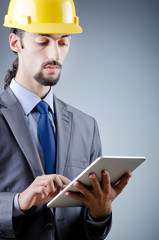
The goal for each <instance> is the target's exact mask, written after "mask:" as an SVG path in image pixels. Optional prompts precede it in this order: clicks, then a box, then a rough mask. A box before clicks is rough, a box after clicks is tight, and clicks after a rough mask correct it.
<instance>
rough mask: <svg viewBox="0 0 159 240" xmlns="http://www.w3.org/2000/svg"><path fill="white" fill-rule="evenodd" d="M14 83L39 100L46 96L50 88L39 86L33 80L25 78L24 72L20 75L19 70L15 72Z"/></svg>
mask: <svg viewBox="0 0 159 240" xmlns="http://www.w3.org/2000/svg"><path fill="white" fill-rule="evenodd" d="M15 81H16V82H17V83H18V84H20V85H21V86H22V87H24V88H26V89H27V90H29V91H30V92H32V93H34V94H36V95H37V96H39V97H40V98H41V99H42V98H44V97H45V96H46V95H47V94H48V92H49V91H50V88H51V87H50V86H43V85H41V84H40V83H38V82H37V81H36V80H35V79H34V78H31V77H29V76H27V74H25V73H24V72H23V74H20V71H19V70H18V71H17V74H16V77H15Z"/></svg>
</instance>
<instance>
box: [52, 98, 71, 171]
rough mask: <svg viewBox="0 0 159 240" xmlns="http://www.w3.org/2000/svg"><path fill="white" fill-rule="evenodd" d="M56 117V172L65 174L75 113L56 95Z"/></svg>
mask: <svg viewBox="0 0 159 240" xmlns="http://www.w3.org/2000/svg"><path fill="white" fill-rule="evenodd" d="M54 107H55V117H56V143H57V144H56V145H57V155H56V173H58V174H61V175H64V172H65V167H66V165H67V160H68V157H69V156H68V153H69V145H70V140H71V130H72V118H73V113H72V112H69V111H68V110H67V105H66V104H64V103H63V102H61V101H60V100H58V99H57V98H56V97H55V96H54Z"/></svg>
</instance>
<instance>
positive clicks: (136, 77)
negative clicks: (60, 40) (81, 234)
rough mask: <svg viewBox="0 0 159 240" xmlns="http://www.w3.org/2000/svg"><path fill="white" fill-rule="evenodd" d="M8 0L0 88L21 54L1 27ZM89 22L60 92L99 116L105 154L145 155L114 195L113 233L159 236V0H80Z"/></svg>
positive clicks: (113, 237) (115, 236)
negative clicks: (3, 24)
mask: <svg viewBox="0 0 159 240" xmlns="http://www.w3.org/2000/svg"><path fill="white" fill-rule="evenodd" d="M8 3H9V0H0V16H1V17H0V23H1V24H0V55H1V57H0V77H1V82H0V88H1V92H2V89H3V79H4V76H5V73H6V71H7V69H8V68H9V67H10V66H11V64H12V62H13V59H14V57H15V56H14V55H13V54H12V53H11V51H10V49H9V46H8V33H9V30H8V29H5V28H3V27H2V22H3V17H4V15H5V13H6V11H7V6H8ZM75 4H76V8H77V15H78V16H79V17H80V24H81V25H82V27H83V33H82V34H81V35H74V36H73V37H72V43H71V49H70V52H69V55H68V57H67V59H66V60H65V63H64V65H63V72H62V76H61V81H60V83H59V84H58V85H57V86H56V87H55V90H54V91H55V93H56V95H57V96H58V97H59V98H61V99H62V100H64V101H66V102H67V103H69V104H71V105H73V106H75V107H77V108H79V109H81V110H82V111H84V112H86V113H88V114H90V115H92V116H94V117H95V118H96V119H97V121H98V124H99V129H100V133H101V139H102V145H103V154H104V155H141V156H142V155H144V156H146V158H147V161H146V162H145V163H144V164H143V165H141V166H140V167H139V168H138V169H137V170H136V171H135V172H134V173H133V177H132V179H131V181H130V183H129V185H128V187H127V188H126V189H125V190H124V192H123V193H122V194H121V195H120V196H119V197H118V198H117V199H116V200H115V201H114V203H113V227H112V231H111V233H110V234H109V236H108V238H107V239H108V240H123V239H127V240H134V239H136V240H138V239H139V240H150V239H151V240H157V239H158V236H159V217H158V216H159V207H158V203H159V191H158V169H159V152H158V149H159V131H158V130H159V126H158V124H159V108H158V103H159V81H158V75H159V48H158V43H159V28H158V24H159V1H158V0H75Z"/></svg>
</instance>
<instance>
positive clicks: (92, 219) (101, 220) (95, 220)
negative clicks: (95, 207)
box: [87, 212, 112, 222]
mask: <svg viewBox="0 0 159 240" xmlns="http://www.w3.org/2000/svg"><path fill="white" fill-rule="evenodd" d="M111 215H112V213H110V214H109V215H108V216H106V217H102V218H92V217H91V215H90V213H89V212H88V219H87V220H89V221H92V222H107V221H108V220H109V219H110V217H111Z"/></svg>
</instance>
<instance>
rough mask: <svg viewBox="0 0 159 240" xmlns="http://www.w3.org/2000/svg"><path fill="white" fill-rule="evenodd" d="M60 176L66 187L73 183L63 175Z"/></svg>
mask: <svg viewBox="0 0 159 240" xmlns="http://www.w3.org/2000/svg"><path fill="white" fill-rule="evenodd" d="M58 176H59V178H60V179H61V181H62V182H63V183H64V184H65V185H68V184H69V183H70V182H71V181H70V179H68V178H66V177H64V176H62V175H58Z"/></svg>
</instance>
